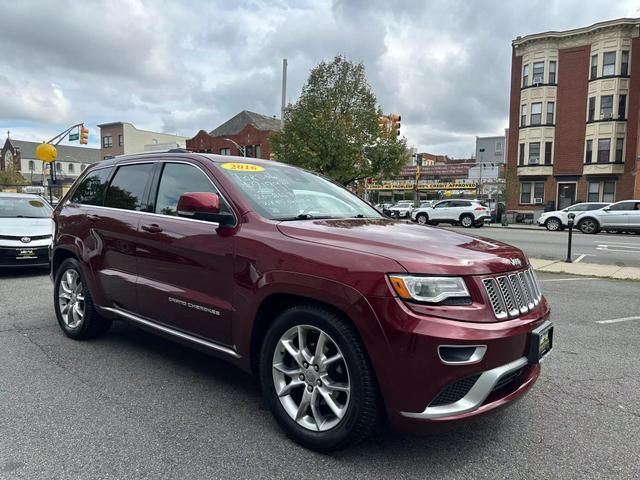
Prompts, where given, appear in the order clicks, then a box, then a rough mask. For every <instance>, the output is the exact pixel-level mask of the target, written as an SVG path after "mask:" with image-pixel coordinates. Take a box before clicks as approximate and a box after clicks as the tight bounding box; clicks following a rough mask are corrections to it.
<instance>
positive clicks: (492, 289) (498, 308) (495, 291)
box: [482, 278, 507, 319]
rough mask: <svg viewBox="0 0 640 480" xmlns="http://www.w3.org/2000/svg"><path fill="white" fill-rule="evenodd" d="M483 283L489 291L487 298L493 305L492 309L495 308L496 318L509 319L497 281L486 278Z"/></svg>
mask: <svg viewBox="0 0 640 480" xmlns="http://www.w3.org/2000/svg"><path fill="white" fill-rule="evenodd" d="M482 283H483V284H484V288H485V290H486V291H487V296H488V297H489V302H490V303H491V308H493V313H495V315H496V318H498V319H503V318H507V310H506V308H505V306H504V300H503V299H502V295H501V294H500V290H499V287H498V285H497V283H496V281H495V280H494V279H493V278H485V279H484V280H483V281H482Z"/></svg>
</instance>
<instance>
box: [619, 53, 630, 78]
mask: <svg viewBox="0 0 640 480" xmlns="http://www.w3.org/2000/svg"><path fill="white" fill-rule="evenodd" d="M620 75H624V76H627V75H629V52H628V51H627V50H625V51H624V52H622V63H621V64H620Z"/></svg>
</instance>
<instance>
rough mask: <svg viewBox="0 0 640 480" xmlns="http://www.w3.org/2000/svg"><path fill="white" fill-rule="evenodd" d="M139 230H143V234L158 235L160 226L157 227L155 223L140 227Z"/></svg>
mask: <svg viewBox="0 0 640 480" xmlns="http://www.w3.org/2000/svg"><path fill="white" fill-rule="evenodd" d="M140 228H142V230H144V231H145V232H149V233H160V232H161V231H162V228H160V226H158V225H157V224H155V223H151V224H148V225H142V226H141V227H140Z"/></svg>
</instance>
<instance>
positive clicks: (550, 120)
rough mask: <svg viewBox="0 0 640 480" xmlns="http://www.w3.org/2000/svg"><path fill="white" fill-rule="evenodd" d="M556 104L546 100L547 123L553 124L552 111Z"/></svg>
mask: <svg viewBox="0 0 640 480" xmlns="http://www.w3.org/2000/svg"><path fill="white" fill-rule="evenodd" d="M555 107H556V104H555V103H554V102H547V125H553V112H554V110H555Z"/></svg>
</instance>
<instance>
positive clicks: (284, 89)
mask: <svg viewBox="0 0 640 480" xmlns="http://www.w3.org/2000/svg"><path fill="white" fill-rule="evenodd" d="M286 103H287V59H286V58H283V59H282V103H281V104H280V122H281V123H283V124H284V109H285V107H286Z"/></svg>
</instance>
